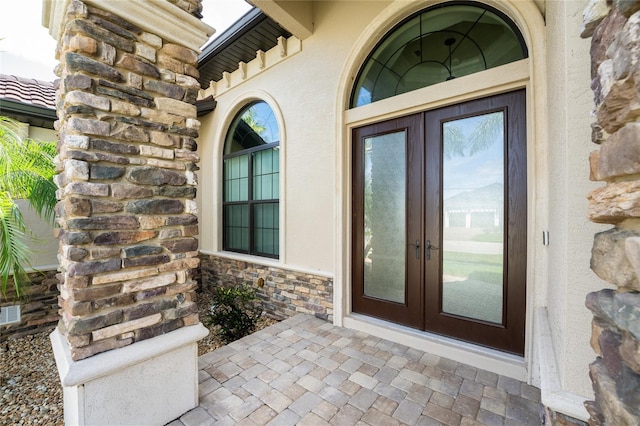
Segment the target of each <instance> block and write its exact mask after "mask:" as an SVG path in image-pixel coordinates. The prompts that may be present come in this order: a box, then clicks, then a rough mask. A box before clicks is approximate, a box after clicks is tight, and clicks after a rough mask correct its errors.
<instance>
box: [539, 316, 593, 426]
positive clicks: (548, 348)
mask: <svg viewBox="0 0 640 426" xmlns="http://www.w3.org/2000/svg"><path fill="white" fill-rule="evenodd" d="M535 318H536V325H535V337H534V346H535V347H536V351H537V357H538V364H539V366H540V399H541V402H542V405H544V406H545V407H548V408H550V409H552V410H553V411H556V412H559V413H562V414H566V415H568V416H571V417H573V418H575V419H579V420H584V421H588V420H589V413H588V412H587V409H586V408H585V407H584V403H585V401H586V400H587V399H586V398H583V397H581V396H579V395H576V394H574V393H571V392H567V391H565V390H563V389H562V382H561V381H560V373H559V371H558V365H557V363H556V358H555V350H554V347H553V339H552V338H551V329H550V328H549V318H548V316H547V309H546V308H545V307H539V308H537V309H536V311H535Z"/></svg>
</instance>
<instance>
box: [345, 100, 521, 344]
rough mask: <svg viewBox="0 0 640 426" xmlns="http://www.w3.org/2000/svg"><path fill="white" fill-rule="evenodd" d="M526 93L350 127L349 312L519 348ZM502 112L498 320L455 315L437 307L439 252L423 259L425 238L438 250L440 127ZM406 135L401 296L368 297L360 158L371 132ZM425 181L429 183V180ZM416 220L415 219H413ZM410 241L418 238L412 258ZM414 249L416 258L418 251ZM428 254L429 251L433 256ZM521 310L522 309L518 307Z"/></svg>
mask: <svg viewBox="0 0 640 426" xmlns="http://www.w3.org/2000/svg"><path fill="white" fill-rule="evenodd" d="M525 103H526V91H525V90H524V89H521V90H516V91H512V92H506V93H502V94H498V95H493V96H488V97H485V98H480V99H475V100H471V101H465V102H461V103H458V104H453V105H450V106H447V107H443V108H437V109H434V110H429V111H423V112H418V113H413V114H411V115H408V116H404V117H400V118H397V119H392V120H386V121H383V122H378V123H372V124H367V125H365V126H362V127H356V128H354V129H353V131H352V132H353V137H352V153H353V168H352V188H353V189H352V247H353V249H352V253H351V256H352V268H353V270H352V281H351V282H352V300H353V302H352V303H353V305H352V307H351V308H352V310H353V311H355V312H358V313H361V314H364V315H367V316H372V317H377V318H381V319H383V320H385V321H390V322H394V323H398V324H403V325H407V326H410V327H413V328H416V329H419V330H422V331H427V332H433V333H438V334H442V335H444V336H447V337H450V338H455V339H461V340H464V341H467V342H471V343H475V344H480V345H486V346H489V347H491V348H492V349H497V350H502V351H506V352H510V353H515V354H518V355H522V354H523V353H524V343H525V339H524V335H525V309H526V286H527V280H526V264H527V259H526V247H527V219H526V217H527V174H526V166H527V163H526V158H527V153H526V149H527V131H526V104H525ZM498 111H502V112H504V154H505V157H504V188H505V193H504V202H503V209H504V213H503V217H504V231H503V232H504V234H505V237H506V238H505V240H504V242H503V247H504V252H503V253H504V254H503V291H502V293H503V298H502V306H503V309H502V313H503V315H502V322H501V323H500V324H498V323H490V322H486V321H482V320H475V319H473V318H466V317H460V316H457V315H453V314H449V313H446V312H443V310H442V291H443V290H442V289H443V287H442V286H443V283H442V270H441V268H442V255H443V250H442V249H440V250H437V251H434V253H433V254H432V258H431V260H428V258H426V257H425V249H424V246H425V242H426V241H427V240H430V241H431V240H434V239H435V241H438V242H437V243H436V244H438V246H440V247H442V244H443V242H442V237H443V229H444V227H443V226H444V225H443V218H442V211H441V208H442V191H441V185H442V181H441V179H442V176H443V168H442V167H443V163H442V124H443V123H444V122H447V121H451V120H456V119H462V118H467V117H473V116H478V115H483V114H487V113H492V112H498ZM401 131H403V132H404V133H405V147H406V154H405V161H406V166H407V169H406V171H405V177H406V180H405V185H406V191H407V192H406V198H405V200H406V204H405V211H406V216H405V217H406V224H405V226H406V228H405V235H406V237H405V250H404V253H403V255H404V264H405V300H404V302H403V303H399V302H390V301H387V300H383V299H379V298H375V297H372V296H367V295H366V294H365V291H364V285H365V281H366V280H365V274H364V269H365V266H364V263H365V257H364V245H363V244H364V242H365V235H364V227H365V202H364V194H365V190H364V188H365V181H364V175H365V170H364V167H365V161H364V141H365V140H366V139H367V138H369V137H372V136H384V135H387V134H391V133H397V132H401ZM429 182H433V183H432V184H430V183H429ZM416 221H417V223H416ZM412 238H417V239H418V241H422V246H423V247H422V250H420V248H419V247H420V243H417V247H416V257H415V258H414V257H413V256H411V254H410V252H411V249H410V247H409V246H411V242H412V241H413V239H412ZM418 254H419V255H418ZM434 255H435V256H434ZM520 308H522V309H520Z"/></svg>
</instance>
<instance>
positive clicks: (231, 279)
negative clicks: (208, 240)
mask: <svg viewBox="0 0 640 426" xmlns="http://www.w3.org/2000/svg"><path fill="white" fill-rule="evenodd" d="M200 273H201V279H202V288H203V290H210V289H211V288H212V287H215V286H221V285H222V286H238V285H248V286H251V287H253V288H254V289H256V292H257V294H258V296H259V297H260V299H261V300H262V305H263V307H264V310H265V312H266V313H267V314H268V315H269V316H271V317H273V318H277V319H283V318H287V317H290V316H292V315H295V314H296V313H306V314H311V315H315V316H316V317H318V318H322V319H324V320H328V321H333V279H332V278H328V277H326V276H321V275H315V274H310V273H304V272H297V271H294V270H288V269H285V268H280V267H274V266H265V265H260V264H257V263H252V262H245V261H241V260H233V259H229V258H224V257H220V256H214V255H208V254H202V255H201V267H200Z"/></svg>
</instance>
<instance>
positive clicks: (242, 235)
mask: <svg viewBox="0 0 640 426" xmlns="http://www.w3.org/2000/svg"><path fill="white" fill-rule="evenodd" d="M224 231H225V232H224V238H225V241H224V248H225V249H226V250H242V251H248V250H249V206H248V205H246V204H240V205H228V206H225V207H224Z"/></svg>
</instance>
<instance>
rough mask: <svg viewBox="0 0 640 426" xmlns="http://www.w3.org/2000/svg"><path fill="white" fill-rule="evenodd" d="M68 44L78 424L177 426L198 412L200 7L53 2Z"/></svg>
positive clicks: (67, 162) (62, 111)
mask: <svg viewBox="0 0 640 426" xmlns="http://www.w3.org/2000/svg"><path fill="white" fill-rule="evenodd" d="M43 3H44V7H45V13H44V15H43V16H44V17H45V20H46V21H47V22H46V23H48V27H49V29H50V32H51V34H52V35H53V36H54V37H55V38H56V39H57V40H58V48H57V52H56V54H57V56H58V59H59V60H60V65H59V66H58V67H57V69H56V74H57V75H58V77H59V78H60V80H59V88H58V92H57V112H58V119H59V120H58V122H57V126H56V129H57V130H58V133H59V141H60V142H59V154H58V157H57V161H58V164H57V165H58V169H59V175H58V176H57V177H56V183H57V185H58V188H59V190H58V198H59V200H60V202H59V204H58V208H57V213H58V227H59V228H58V229H57V232H58V238H59V241H60V245H59V254H58V256H59V260H60V274H59V277H60V286H59V288H60V299H59V305H60V315H61V320H60V322H59V325H58V328H57V329H56V330H55V331H54V333H53V334H52V335H51V339H52V343H53V348H54V353H55V357H56V362H57V364H58V369H59V372H60V377H61V381H62V384H63V387H64V410H65V423H67V424H91V425H94V424H164V423H167V422H169V421H171V420H173V419H175V418H177V417H179V416H180V415H181V414H182V413H184V412H186V411H188V410H189V409H191V408H193V407H195V406H196V405H197V404H198V391H197V389H198V385H197V383H198V381H197V341H198V340H199V339H201V338H202V337H204V336H206V334H207V330H206V328H205V327H204V326H202V324H201V323H200V322H199V318H198V310H197V306H196V303H195V288H196V281H195V280H194V279H193V271H194V269H195V268H197V267H198V262H199V261H198V256H197V255H198V251H197V249H198V241H197V238H196V237H197V233H198V226H197V223H198V220H197V216H196V214H197V211H196V204H195V199H194V198H195V194H196V175H195V171H196V170H197V166H196V165H195V164H196V163H197V162H198V155H197V154H196V152H195V151H196V142H195V139H196V138H197V136H198V128H199V125H200V123H199V121H198V120H197V119H196V107H195V106H194V103H195V100H196V97H197V93H198V90H199V88H200V86H199V83H198V81H197V80H196V77H197V76H198V70H197V53H198V49H199V47H200V45H202V44H203V43H205V42H206V40H207V38H208V36H209V35H210V34H211V33H212V28H210V27H208V26H207V25H205V24H203V23H202V22H201V20H200V17H201V15H200V11H201V4H200V0H177V1H176V0H171V1H165V0H155V1H154V0H148V1H144V0H142V1H135V2H134V1H109V0H102V1H100V0H85V1H80V0H56V1H53V2H52V3H51V2H48V1H46V2H43Z"/></svg>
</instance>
